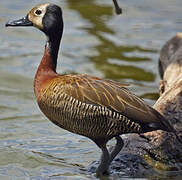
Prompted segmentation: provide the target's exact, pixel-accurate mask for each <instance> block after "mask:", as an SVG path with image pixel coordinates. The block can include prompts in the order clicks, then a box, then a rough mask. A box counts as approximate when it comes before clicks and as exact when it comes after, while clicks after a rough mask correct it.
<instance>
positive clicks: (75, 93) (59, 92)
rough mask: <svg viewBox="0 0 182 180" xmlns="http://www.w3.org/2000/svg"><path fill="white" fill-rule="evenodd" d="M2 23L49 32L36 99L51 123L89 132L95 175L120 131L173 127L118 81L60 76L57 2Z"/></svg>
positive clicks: (101, 169)
mask: <svg viewBox="0 0 182 180" xmlns="http://www.w3.org/2000/svg"><path fill="white" fill-rule="evenodd" d="M6 26H34V27H36V28H38V29H40V30H41V31H42V32H44V33H45V35H46V36H47V42H46V45H45V50H44V55H43V57H42V60H41V62H40V65H39V67H38V70H37V73H36V76H35V79H34V92H35V96H36V100H37V103H38V105H39V107H40V109H41V111H42V112H43V113H44V114H45V115H46V116H47V117H48V119H49V120H51V121H52V122H53V123H54V124H56V125H57V126H59V127H61V128H63V129H66V130H68V131H70V132H73V133H76V134H80V135H83V136H86V137H88V138H89V139H91V140H92V141H94V142H95V143H96V144H97V146H98V147H99V148H100V149H101V150H102V156H101V162H100V165H99V166H98V168H97V170H96V175H97V176H102V175H103V174H104V173H105V172H106V171H107V170H108V168H109V165H110V163H111V162H112V160H113V159H114V158H115V156H116V155H117V154H118V153H119V152H120V150H121V149H122V147H123V140H122V138H121V137H120V135H121V134H125V133H144V132H148V131H153V130H157V129H161V130H164V131H169V132H174V131H175V130H174V129H173V127H172V126H171V125H170V123H169V122H168V121H167V120H166V119H165V118H164V117H163V116H162V115H161V114H160V113H158V112H157V111H156V110H154V109H153V108H152V107H150V106H148V105H147V104H145V103H144V102H143V101H142V100H141V99H140V98H138V97H137V96H135V95H134V94H132V93H131V92H130V91H128V90H127V88H126V87H125V85H123V84H121V83H119V82H114V81H111V80H104V79H101V78H98V77H93V76H90V75H85V74H80V75H71V74H70V75H59V74H58V73H57V72H56V65H57V56H58V50H59V46H60V41H61V38H62V33H63V19H62V10H61V8H60V7H59V6H57V5H55V4H49V3H47V4H41V5H38V6H36V7H34V8H33V9H32V10H31V11H30V12H29V13H28V14H27V16H25V17H24V18H22V19H19V20H15V21H11V22H8V23H7V24H6ZM75 61H76V60H75ZM113 137H115V138H116V140H117V143H116V146H115V148H114V150H113V151H112V152H111V153H109V152H108V150H107V147H106V144H107V142H108V141H109V140H110V139H112V138H113Z"/></svg>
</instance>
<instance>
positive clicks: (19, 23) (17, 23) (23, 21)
mask: <svg viewBox="0 0 182 180" xmlns="http://www.w3.org/2000/svg"><path fill="white" fill-rule="evenodd" d="M8 26H33V23H32V22H31V21H29V19H28V16H26V17H23V18H21V19H18V20H14V21H8V22H7V23H6V27H8Z"/></svg>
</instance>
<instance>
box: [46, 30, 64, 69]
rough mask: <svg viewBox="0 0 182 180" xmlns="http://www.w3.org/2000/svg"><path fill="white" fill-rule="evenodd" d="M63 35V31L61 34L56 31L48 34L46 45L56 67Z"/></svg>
mask: <svg viewBox="0 0 182 180" xmlns="http://www.w3.org/2000/svg"><path fill="white" fill-rule="evenodd" d="M61 37H62V32H60V33H59V34H58V33H54V34H52V35H49V36H48V40H47V43H46V46H47V47H48V48H49V52H50V55H51V58H52V62H53V64H54V66H55V69H56V66H57V57H58V52H59V46H60V41H61Z"/></svg>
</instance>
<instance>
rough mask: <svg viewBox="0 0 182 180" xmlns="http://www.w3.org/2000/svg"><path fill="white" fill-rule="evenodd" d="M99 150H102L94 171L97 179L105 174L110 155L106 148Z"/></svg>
mask: <svg viewBox="0 0 182 180" xmlns="http://www.w3.org/2000/svg"><path fill="white" fill-rule="evenodd" d="M101 150H102V156H101V162H100V164H99V166H98V168H97V170H96V176H97V177H101V176H103V174H104V172H107V170H108V168H109V164H110V155H109V152H108V150H107V148H106V146H104V147H102V148H101Z"/></svg>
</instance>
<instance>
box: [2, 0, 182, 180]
mask: <svg viewBox="0 0 182 180" xmlns="http://www.w3.org/2000/svg"><path fill="white" fill-rule="evenodd" d="M42 2H44V1H43V0H30V1H25V0H14V1H11V0H6V1H2V0H1V2H0V42H1V45H0V52H1V54H0V82H1V86H0V99H1V101H0V112H1V113H0V179H8V180H9V179H38V180H39V179H40V180H41V179H74V180H75V179H79V180H80V179H94V178H95V177H94V175H92V174H89V173H88V172H87V167H88V165H89V164H90V163H92V162H93V161H94V160H97V159H98V158H99V157H100V151H99V149H98V148H97V147H96V145H95V144H93V143H92V142H91V141H89V140H88V139H87V138H84V137H81V136H78V135H73V134H71V133H69V132H67V131H64V130H62V129H60V128H58V127H56V126H55V125H53V124H52V123H51V122H49V121H48V120H47V119H46V118H45V117H44V115H42V113H41V112H40V110H39V109H38V106H37V104H36V102H35V98H34V95H33V77H34V74H35V72H36V69H37V66H38V64H39V62H40V59H41V56H42V53H43V49H44V43H45V37H44V36H43V34H42V33H40V32H39V31H38V30H35V29H34V28H8V29H7V28H5V27H4V24H5V22H6V21H7V20H9V19H16V18H19V17H22V16H24V15H26V13H27V12H28V10H29V9H31V8H32V7H33V6H34V5H36V4H38V3H42ZM51 2H53V3H56V4H58V5H60V6H61V7H62V9H63V13H64V22H65V29H64V36H63V39H62V44H61V51H60V53H59V61H58V72H60V73H70V72H72V73H88V74H91V75H96V76H99V77H103V78H108V79H113V80H117V81H121V82H126V83H131V84H132V86H131V91H133V92H135V93H136V94H137V95H138V96H141V97H143V98H145V99H144V100H145V101H146V102H147V103H149V104H150V105H153V104H154V102H155V101H156V99H157V97H158V82H159V75H158V70H157V61H158V57H159V51H160V49H161V47H162V45H163V44H164V43H165V42H166V41H167V40H168V39H169V38H170V37H172V36H174V35H175V33H176V32H179V31H181V26H182V16H181V6H182V1H181V0H165V1H163V0H153V1H149V0H140V1H138V0H131V1H121V0H119V1H118V2H119V4H120V6H121V7H122V8H123V15H121V16H116V15H115V14H114V12H113V5H112V2H111V0H61V1H59V0H52V1H51ZM112 143H114V142H112V141H111V143H110V144H112ZM112 178H114V175H113V176H111V177H110V179H112Z"/></svg>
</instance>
